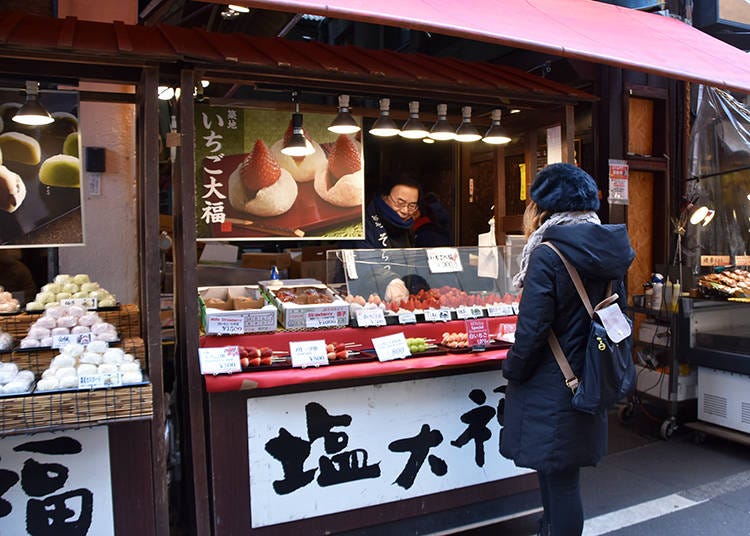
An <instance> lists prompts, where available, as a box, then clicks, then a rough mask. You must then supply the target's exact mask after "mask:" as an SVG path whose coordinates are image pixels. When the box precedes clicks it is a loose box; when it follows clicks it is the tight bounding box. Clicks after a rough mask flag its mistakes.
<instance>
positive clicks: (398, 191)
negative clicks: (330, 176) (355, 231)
mask: <svg viewBox="0 0 750 536" xmlns="http://www.w3.org/2000/svg"><path fill="white" fill-rule="evenodd" d="M419 193H420V186H419V183H417V182H415V181H413V180H412V179H400V180H398V181H397V182H395V183H394V184H393V185H392V186H391V188H390V190H388V193H387V194H385V195H379V196H377V197H376V198H375V199H373V200H372V201H371V202H370V204H369V205H367V209H366V210H365V239H364V240H363V241H360V242H357V243H356V245H353V247H355V248H362V249H383V248H388V249H391V248H411V247H414V232H413V231H412V226H413V225H414V219H413V218H412V216H413V214H414V213H415V212H416V210H417V206H418V205H417V204H418V202H419Z"/></svg>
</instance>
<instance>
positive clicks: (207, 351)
mask: <svg viewBox="0 0 750 536" xmlns="http://www.w3.org/2000/svg"><path fill="white" fill-rule="evenodd" d="M198 359H199V360H200V365H201V374H231V373H232V372H240V371H241V370H242V367H241V366H240V348H239V347H238V346H224V347H221V348H198Z"/></svg>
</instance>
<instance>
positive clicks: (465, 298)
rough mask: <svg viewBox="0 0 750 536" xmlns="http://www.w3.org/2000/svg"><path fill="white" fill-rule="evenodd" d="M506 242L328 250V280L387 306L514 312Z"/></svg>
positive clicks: (391, 308)
mask: <svg viewBox="0 0 750 536" xmlns="http://www.w3.org/2000/svg"><path fill="white" fill-rule="evenodd" d="M507 259H508V256H507V255H506V246H497V247H495V246H492V247H477V246H473V247H441V248H426V249H417V248H413V249H357V250H329V251H328V253H327V262H326V264H327V282H328V285H329V286H330V287H332V288H335V289H336V290H337V291H338V292H339V293H340V294H342V295H344V296H348V297H349V299H350V300H352V299H358V300H360V301H361V303H362V305H365V304H366V303H372V302H376V303H378V304H379V303H380V302H384V303H385V304H386V312H389V313H398V312H399V311H402V310H408V311H412V312H418V313H419V312H423V311H426V310H428V309H438V310H439V309H442V310H450V311H455V310H458V309H461V308H466V307H469V308H479V309H480V310H481V311H482V312H483V314H484V315H486V316H499V315H500V314H501V312H502V311H505V313H506V314H514V313H515V312H517V306H518V299H519V295H518V289H516V288H514V287H513V284H512V276H513V273H511V272H513V271H514V269H513V268H511V266H512V265H511V264H510V263H508V262H507Z"/></svg>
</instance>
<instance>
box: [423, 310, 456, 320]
mask: <svg viewBox="0 0 750 536" xmlns="http://www.w3.org/2000/svg"><path fill="white" fill-rule="evenodd" d="M424 319H425V321H426V322H448V321H449V320H450V319H451V312H450V311H449V310H448V309H427V310H426V311H425V312H424Z"/></svg>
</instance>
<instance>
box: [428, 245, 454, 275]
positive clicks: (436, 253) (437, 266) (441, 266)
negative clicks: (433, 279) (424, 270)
mask: <svg viewBox="0 0 750 536" xmlns="http://www.w3.org/2000/svg"><path fill="white" fill-rule="evenodd" d="M426 252H427V265H428V266H429V267H430V272H432V273H433V274H447V273H451V272H463V266H462V265H461V257H460V256H459V255H458V250H457V249H456V248H430V249H427V250H426Z"/></svg>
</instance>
